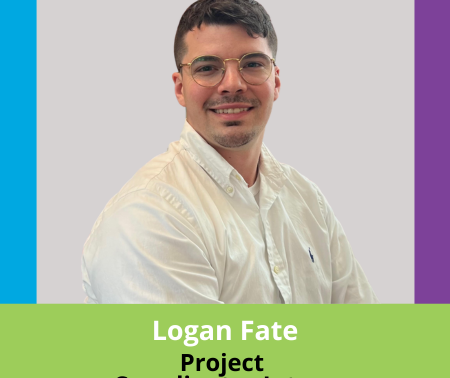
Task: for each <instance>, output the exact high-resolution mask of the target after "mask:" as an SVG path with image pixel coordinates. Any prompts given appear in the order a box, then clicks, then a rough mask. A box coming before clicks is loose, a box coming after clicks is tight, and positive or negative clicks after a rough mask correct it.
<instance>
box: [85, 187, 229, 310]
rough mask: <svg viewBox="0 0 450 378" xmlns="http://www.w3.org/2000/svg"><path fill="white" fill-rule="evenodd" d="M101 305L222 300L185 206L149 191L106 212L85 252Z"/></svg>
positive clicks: (93, 295) (88, 283) (93, 294)
mask: <svg viewBox="0 0 450 378" xmlns="http://www.w3.org/2000/svg"><path fill="white" fill-rule="evenodd" d="M83 255H84V256H83V260H84V261H83V276H84V287H85V291H86V293H87V294H88V297H89V302H94V303H95V302H97V303H222V302H220V301H219V299H218V298H219V295H220V292H219V285H218V281H217V278H216V276H215V272H214V269H213V268H212V267H211V265H210V263H209V260H208V253H207V250H206V248H205V246H204V244H203V241H202V238H201V233H200V231H199V230H197V229H196V227H195V226H194V225H193V224H192V221H191V220H188V216H187V215H186V214H185V213H184V212H183V210H182V209H181V208H180V207H179V206H177V205H173V204H171V203H168V201H166V200H164V199H162V198H161V197H160V196H159V195H157V194H153V193H150V192H147V191H144V190H142V191H137V192H134V193H130V194H128V195H127V196H125V197H124V198H122V199H120V200H119V201H116V203H114V204H113V205H112V206H111V208H109V209H108V210H106V211H105V212H104V215H103V219H102V220H101V221H100V222H99V225H98V226H97V227H96V228H95V229H94V230H93V232H92V233H91V236H90V238H89V239H88V241H87V242H86V244H85V248H84V252H83Z"/></svg>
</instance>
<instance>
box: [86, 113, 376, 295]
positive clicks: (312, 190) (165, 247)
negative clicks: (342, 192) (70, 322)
mask: <svg viewBox="0 0 450 378" xmlns="http://www.w3.org/2000/svg"><path fill="white" fill-rule="evenodd" d="M258 180H259V183H258V184H259V191H258V193H257V194H256V193H252V190H251V189H252V188H248V187H247V184H246V183H245V181H244V180H243V178H242V177H241V176H240V174H239V173H238V172H237V171H236V170H235V169H234V168H233V167H232V166H231V165H230V164H229V163H228V162H227V161H226V160H225V159H224V158H222V156H221V155H220V154H219V153H218V152H217V151H216V150H215V149H214V148H213V147H211V146H210V145H209V144H208V143H207V142H206V141H205V140H204V139H203V138H202V137H201V136H200V135H199V134H198V133H197V132H196V131H195V130H194V129H193V128H192V127H191V126H190V125H189V123H188V122H186V123H185V126H184V129H183V131H182V134H181V138H180V141H177V142H174V143H172V144H170V146H169V149H168V150H167V152H166V153H164V154H162V155H160V156H158V157H156V158H154V159H153V160H151V161H150V162H149V163H147V164H146V165H145V166H144V167H143V168H142V169H140V170H139V171H138V172H137V174H136V175H135V176H134V177H133V178H132V179H131V180H130V181H129V182H128V183H127V184H126V185H125V186H124V187H123V188H122V189H121V190H120V192H119V193H118V194H117V195H116V196H114V197H113V198H112V199H111V200H110V201H109V203H108V204H107V205H106V207H105V209H104V210H103V212H102V213H101V215H100V216H99V218H98V219H97V221H96V223H95V225H94V227H93V229H92V232H91V234H90V236H89V238H88V240H87V241H86V243H85V246H84V251H83V259H82V273H83V285H84V289H85V291H86V294H87V298H86V302H87V303H377V302H378V300H377V298H376V296H375V294H374V293H373V291H372V288H371V286H370V284H369V282H368V281H367V279H366V277H365V275H364V272H363V271H362V269H361V267H360V265H359V264H358V262H357V261H356V259H355V258H354V256H353V253H352V250H351V247H350V244H349V242H348V240H347V238H346V236H345V234H344V230H343V229H342V226H341V225H340V223H339V222H338V220H337V219H336V217H335V215H334V213H333V211H332V210H331V208H330V206H329V204H328V203H327V201H326V199H325V198H324V196H323V195H322V193H321V192H320V190H319V189H318V188H317V186H316V185H315V184H314V183H312V182H311V181H309V180H308V179H306V178H305V177H303V176H302V175H301V174H299V173H298V172H297V171H296V170H294V169H293V168H292V167H290V166H288V165H285V164H280V163H279V162H277V161H276V160H275V158H274V157H273V156H272V154H271V153H270V152H269V150H268V149H267V148H266V146H265V145H264V144H263V145H262V148H261V155H260V160H259V177H258ZM254 194H255V195H256V197H255V195H254Z"/></svg>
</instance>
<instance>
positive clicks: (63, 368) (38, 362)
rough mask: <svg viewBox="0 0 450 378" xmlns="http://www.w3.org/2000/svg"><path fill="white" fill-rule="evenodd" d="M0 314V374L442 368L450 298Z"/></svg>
mask: <svg viewBox="0 0 450 378" xmlns="http://www.w3.org/2000/svg"><path fill="white" fill-rule="evenodd" d="M0 318H1V334H0V335H1V336H0V337H1V354H0V376H1V377H46V378H48V377H59V378H60V377H89V378H91V377H92V378H117V377H127V378H144V377H168V378H177V377H179V376H180V377H183V378H185V377H187V376H189V377H190V378H196V377H261V378H264V377H270V378H291V377H292V378H294V377H305V376H308V377H329V376H339V377H341V376H342V377H377V378H379V377H448V376H450V365H449V363H448V360H449V355H450V348H449V340H450V325H449V319H450V305H376V306H373V305H372V306H369V305H290V306H283V305H225V306H213V305H102V306H88V305H1V306H0ZM156 322H157V323H156ZM164 338H165V339H164Z"/></svg>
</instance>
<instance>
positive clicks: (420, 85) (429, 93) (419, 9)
mask: <svg viewBox="0 0 450 378" xmlns="http://www.w3.org/2000/svg"><path fill="white" fill-rule="evenodd" d="M415 23H416V24H415V30H416V32H415V33H416V35H415V38H416V40H415V41H416V42H415V43H416V44H415V46H416V50H415V54H416V55H415V62H416V65H415V69H416V72H415V89H416V92H415V102H416V107H415V119H416V125H415V126H416V134H415V138H416V139H415V156H416V161H415V164H416V165H415V169H416V171H415V172H416V175H415V188H416V190H415V196H416V197H415V230H416V231H415V248H416V250H415V302H416V303H450V1H449V0H416V3H415Z"/></svg>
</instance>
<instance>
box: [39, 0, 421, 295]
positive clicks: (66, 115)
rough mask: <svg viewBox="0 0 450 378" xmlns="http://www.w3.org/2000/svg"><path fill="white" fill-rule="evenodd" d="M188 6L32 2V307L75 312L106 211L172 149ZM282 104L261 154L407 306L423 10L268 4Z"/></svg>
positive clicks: (329, 2)
mask: <svg viewBox="0 0 450 378" xmlns="http://www.w3.org/2000/svg"><path fill="white" fill-rule="evenodd" d="M191 2H192V1H191V0H172V1H166V2H154V1H149V0H128V1H118V0H108V1H106V0H89V1H87V0H77V1H60V0H39V1H38V34H37V35H38V42H37V43H38V72H37V75H38V134H37V139H38V157H37V159H38V160H37V172H38V183H37V184H38V192H37V205H38V209H37V211H38V213H37V214H38V215H37V222H38V223H37V224H38V226H37V227H38V229H37V232H38V240H37V245H38V303H81V302H82V301H83V299H84V293H83V290H82V287H81V272H80V259H81V252H82V248H83V244H84V241H85V240H86V238H87V236H88V235H89V232H90V229H91V227H92V226H93V224H94V221H95V219H96V218H97V216H98V215H99V214H100V212H101V210H102V209H103V207H104V205H105V204H106V203H107V201H108V200H109V199H110V198H111V197H112V196H113V195H114V194H115V193H116V192H117V191H118V190H119V189H120V188H121V187H122V185H123V184H125V182H126V181H127V180H128V179H129V178H131V176H132V175H133V174H134V173H135V172H136V171H137V170H138V169H139V168H140V167H141V166H143V165H144V164H145V163H146V162H147V161H149V160H150V159H151V158H153V157H154V156H156V155H158V154H160V153H162V152H164V151H165V150H166V148H167V146H168V145H169V143H170V142H172V141H174V140H177V139H178V138H179V134H180V131H181V128H182V126H183V122H184V108H182V107H181V106H179V105H178V103H177V101H176V99H175V95H174V93H173V83H172V80H171V74H172V73H173V72H175V63H174V59H173V40H174V36H175V31H176V28H177V25H178V22H179V19H180V17H181V15H182V14H183V12H184V10H185V9H186V8H187V7H188V6H189V4H190V3H191ZM261 4H262V5H263V6H264V7H265V8H266V10H267V11H268V13H269V14H270V15H271V18H272V22H273V24H274V26H275V29H276V32H277V35H278V39H279V51H278V56H277V65H278V66H279V67H280V70H281V72H280V77H281V83H282V87H281V93H280V98H279V99H278V101H277V102H276V103H275V104H274V109H273V113H272V116H271V119H270V121H269V123H268V125H267V131H266V135H265V143H266V145H267V146H268V147H269V149H270V150H271V152H272V153H273V154H274V155H275V156H276V157H277V159H278V160H279V161H281V162H284V163H288V164H290V165H292V166H293V167H294V168H296V169H297V170H298V171H299V172H301V173H302V174H304V175H305V176H306V177H308V178H309V179H311V180H313V181H314V182H316V183H317V184H318V186H319V187H320V188H321V190H322V191H323V193H324V194H325V196H326V197H327V199H328V201H329V202H330V204H331V205H332V207H333V209H334V211H335V213H336V215H337V217H338V218H339V220H340V221H341V223H342V224H343V226H344V228H345V230H346V234H347V236H348V238H349V240H350V242H351V244H352V247H353V251H354V253H355V256H356V258H357V259H358V261H359V262H360V264H361V265H362V267H363V268H364V271H365V272H366V275H367V276H368V278H369V280H370V282H371V284H372V286H373V288H374V290H375V292H376V293H377V295H378V297H379V299H380V301H381V302H384V303H412V302H413V301H414V1H413V0H396V1H392V0H372V1H368V0H367V1H360V0H339V1H334V0H322V1H317V0H309V1H295V2H294V1H290V0H289V1H287V0H278V1H274V0H261Z"/></svg>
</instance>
